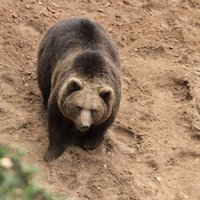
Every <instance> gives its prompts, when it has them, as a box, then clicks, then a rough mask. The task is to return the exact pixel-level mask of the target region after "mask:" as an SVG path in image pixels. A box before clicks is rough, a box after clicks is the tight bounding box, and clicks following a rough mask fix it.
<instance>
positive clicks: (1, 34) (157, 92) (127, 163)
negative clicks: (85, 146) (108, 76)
mask: <svg viewBox="0 0 200 200" xmlns="http://www.w3.org/2000/svg"><path fill="white" fill-rule="evenodd" d="M73 16H86V17H88V18H91V19H96V20H98V21H99V22H100V23H101V24H102V25H103V26H104V27H105V28H106V29H107V30H108V31H109V32H110V34H111V35H112V37H113V38H114V40H115V41H116V43H117V46H118V47H119V49H120V55H121V61H122V66H123V99H122V103H121V108H120V112H119V115H118V118H117V120H116V122H115V124H114V125H113V127H112V128H111V129H110V130H109V133H108V134H107V137H106V140H105V142H104V144H103V145H102V146H101V147H100V148H98V149H97V150H94V151H92V152H89V153H88V152H84V151H83V150H81V149H80V148H77V147H70V148H68V149H67V150H66V152H65V154H64V155H63V156H62V157H61V158H59V159H58V160H56V161H55V162H53V163H51V164H49V165H48V164H46V163H44V162H43V160H42V156H43V154H44V152H45V150H46V148H47V142H48V140H47V129H46V128H47V124H46V113H44V111H43V110H42V105H41V95H40V92H39V90H38V86H37V80H36V78H37V77H36V73H35V71H36V65H35V63H36V49H37V46H38V41H39V40H40V38H41V35H42V33H43V32H44V31H45V30H46V29H47V27H48V26H49V25H51V24H53V23H54V22H56V21H57V20H59V19H63V18H69V17H73ZM0 58H1V59H0V80H1V82H0V83H1V84H0V121H1V126H0V140H1V142H2V141H3V142H5V143H7V144H9V145H10V146H11V147H12V148H15V147H23V148H24V149H25V150H26V152H27V154H26V156H25V158H24V160H25V162H27V163H28V164H34V165H36V166H38V168H39V169H40V171H39V174H38V176H37V178H36V181H37V182H38V183H40V184H41V185H42V186H44V187H47V188H49V189H50V190H51V191H52V192H53V193H54V194H56V193H58V194H60V195H64V196H66V197H69V199H71V200H99V199H105V200H116V199H118V200H169V199H174V200H182V199H189V200H199V199H200V2H199V0H169V1H164V0H139V1H136V0H123V1H122V0H118V1H114V0H108V1H107V0H99V1H95V0H81V1H78V0H68V1H65V0H54V1H50V0H40V1H39V0H1V6H0Z"/></svg>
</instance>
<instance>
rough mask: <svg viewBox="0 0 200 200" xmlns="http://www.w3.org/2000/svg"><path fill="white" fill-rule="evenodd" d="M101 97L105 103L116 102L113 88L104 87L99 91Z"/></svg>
mask: <svg viewBox="0 0 200 200" xmlns="http://www.w3.org/2000/svg"><path fill="white" fill-rule="evenodd" d="M99 95H100V97H102V99H103V100H104V102H105V103H106V104H107V103H109V104H110V103H111V102H113V101H114V91H113V89H112V88H111V87H104V88H102V89H101V90H100V91H99Z"/></svg>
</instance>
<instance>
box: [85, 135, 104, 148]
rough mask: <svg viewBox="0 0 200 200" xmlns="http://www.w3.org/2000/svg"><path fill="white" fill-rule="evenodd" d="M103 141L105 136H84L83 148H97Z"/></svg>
mask: <svg viewBox="0 0 200 200" xmlns="http://www.w3.org/2000/svg"><path fill="white" fill-rule="evenodd" d="M102 141H103V137H102V138H90V137H87V136H85V137H83V140H82V146H81V147H82V149H84V150H92V149H96V148H97V147H98V146H99V145H100V144H101V143H102Z"/></svg>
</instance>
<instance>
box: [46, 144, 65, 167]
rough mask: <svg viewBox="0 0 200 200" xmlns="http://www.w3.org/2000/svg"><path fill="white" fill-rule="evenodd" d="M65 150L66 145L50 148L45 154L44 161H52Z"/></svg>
mask: <svg viewBox="0 0 200 200" xmlns="http://www.w3.org/2000/svg"><path fill="white" fill-rule="evenodd" d="M64 151H65V148H64V146H59V147H56V148H49V149H48V150H47V152H46V153H45V155H44V161H45V162H47V163H50V162H52V161H54V160H56V159H57V158H58V157H60V156H61V155H62V154H63V152H64Z"/></svg>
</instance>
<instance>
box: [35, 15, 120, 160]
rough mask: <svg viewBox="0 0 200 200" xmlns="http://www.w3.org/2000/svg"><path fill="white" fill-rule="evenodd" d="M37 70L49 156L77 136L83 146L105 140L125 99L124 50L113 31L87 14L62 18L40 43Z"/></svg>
mask: <svg viewBox="0 0 200 200" xmlns="http://www.w3.org/2000/svg"><path fill="white" fill-rule="evenodd" d="M37 75H38V84H39V88H40V90H41V93H42V96H43V101H44V106H45V107H46V108H47V113H48V132H49V147H48V150H47V152H46V154H45V156H44V160H45V161H46V162H51V161H52V160H54V159H56V158H58V157H59V156H60V155H62V153H63V152H64V150H65V145H66V141H67V140H70V138H72V137H75V135H76V137H78V138H79V139H80V146H81V147H82V148H83V149H86V150H89V149H94V148H96V147H97V146H98V145H99V144H101V142H102V140H103V138H104V134H105V132H106V130H107V129H108V127H109V126H110V125H111V124H112V123H113V121H114V119H115V117H116V114H117V111H118V109H119V104H120V99H121V67H120V61H119V55H118V51H117V48H116V46H115V45H114V43H113V42H112V40H111V38H110V37H109V35H108V33H107V32H106V31H105V30H104V29H103V28H102V27H101V26H100V25H99V24H98V23H97V22H95V21H91V20H88V19H85V18H73V19H69V20H62V21H59V22H58V23H56V24H55V25H53V26H52V27H51V28H50V29H49V30H48V31H47V32H46V34H45V35H44V37H43V39H42V40H41V42H40V45H39V50H38V57H37Z"/></svg>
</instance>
